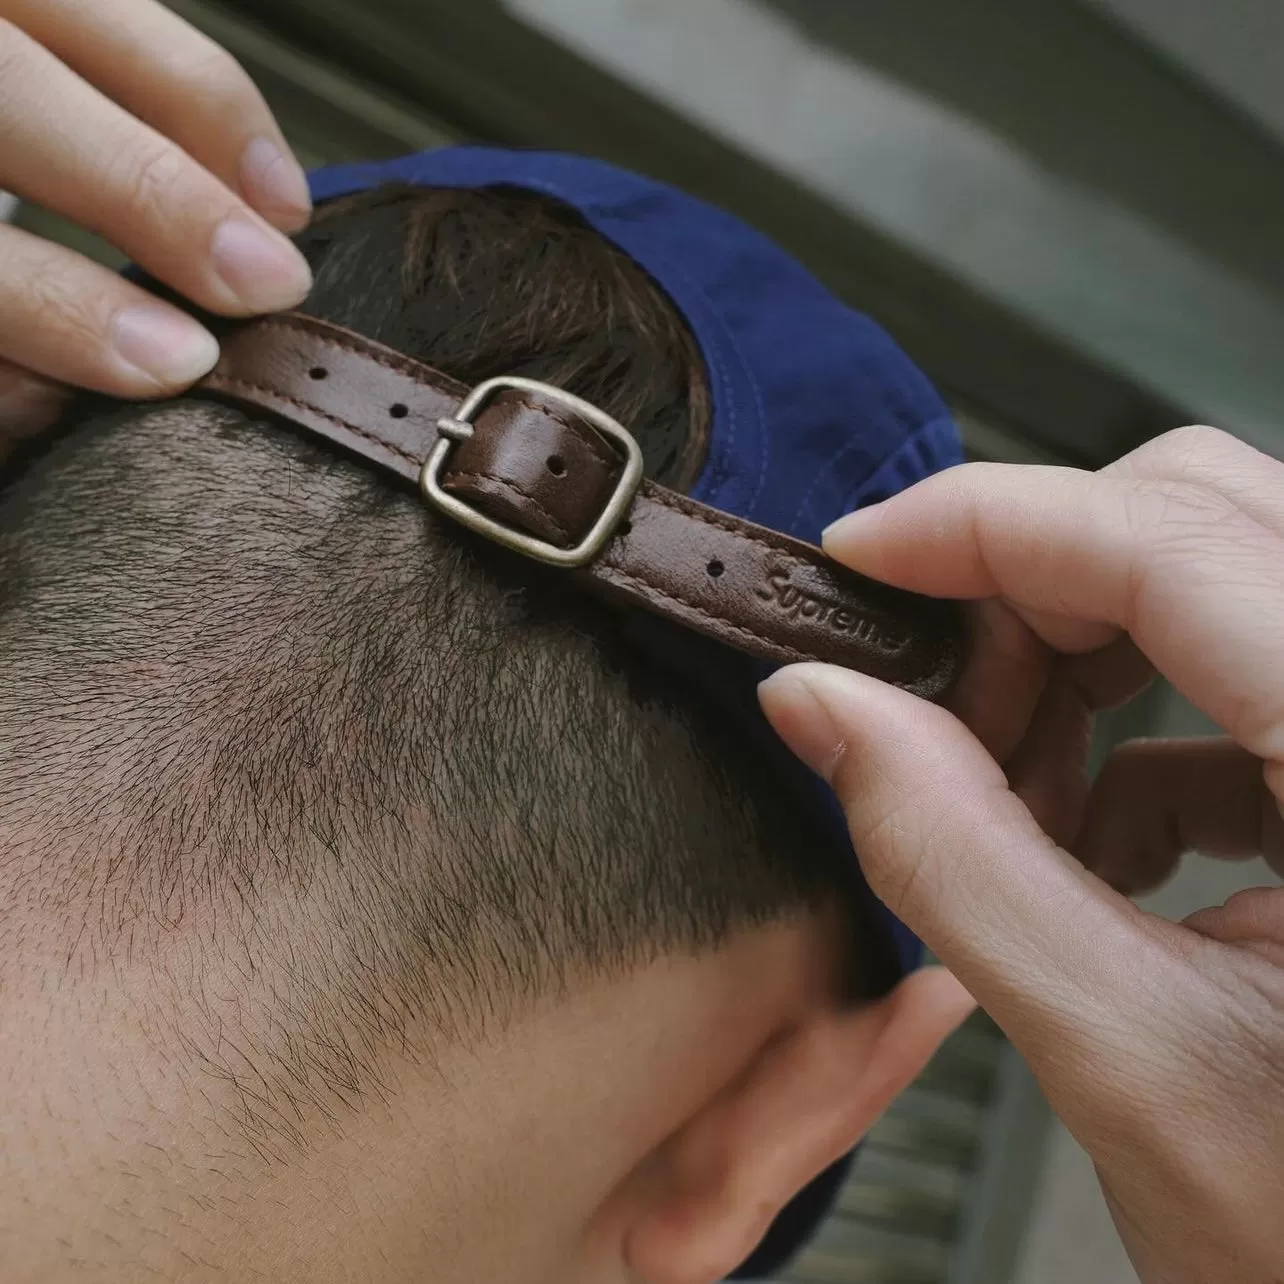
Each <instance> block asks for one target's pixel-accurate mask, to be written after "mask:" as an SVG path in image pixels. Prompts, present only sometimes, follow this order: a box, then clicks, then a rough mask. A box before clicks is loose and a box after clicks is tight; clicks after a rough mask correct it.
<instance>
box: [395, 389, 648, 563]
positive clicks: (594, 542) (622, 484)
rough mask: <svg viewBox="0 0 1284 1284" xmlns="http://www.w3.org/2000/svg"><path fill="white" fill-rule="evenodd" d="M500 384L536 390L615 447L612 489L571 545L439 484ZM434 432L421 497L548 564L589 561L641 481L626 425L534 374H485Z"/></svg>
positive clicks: (621, 517) (613, 528) (421, 477)
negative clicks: (529, 530) (519, 526)
mask: <svg viewBox="0 0 1284 1284" xmlns="http://www.w3.org/2000/svg"><path fill="white" fill-rule="evenodd" d="M506 388H515V389H517V390H519V391H522V392H533V393H537V394H538V395H540V396H541V397H546V398H548V399H549V400H551V401H555V402H557V403H558V404H559V405H560V406H563V407H565V408H566V409H567V410H570V411H571V412H572V413H573V414H575V415H578V416H579V417H580V418H581V419H583V420H584V421H585V422H586V423H588V424H589V425H591V426H592V427H593V428H595V429H597V431H598V432H600V433H601V434H602V436H603V437H605V438H606V439H607V440H608V441H609V442H610V443H611V444H612V445H614V446H616V447H617V448H618V449H619V451H620V452H621V454H620V463H621V465H622V467H621V471H620V478H619V480H618V481H617V482H616V484H615V489H614V490H613V491H612V492H611V497H610V499H608V500H607V502H606V504H605V506H604V507H603V509H602V512H601V513H600V514H599V515H598V519H597V521H595V522H594V523H593V527H592V529H591V530H590V531H589V533H588V534H587V535H585V537H584V538H583V539H582V540H581V541H580V542H579V543H578V544H576V545H575V547H574V548H559V547H558V546H557V545H556V544H551V543H549V542H548V540H543V539H538V538H536V537H535V536H534V535H528V534H526V532H525V531H520V530H515V529H514V528H513V527H511V526H507V525H505V524H504V523H503V522H498V521H496V520H495V519H494V518H493V517H487V516H486V514H485V513H482V512H479V511H478V510H477V509H476V508H474V507H473V506H472V505H471V504H468V503H465V502H464V501H463V500H462V499H460V498H459V497H458V496H457V495H451V494H450V493H448V492H447V491H446V490H444V489H443V488H442V485H441V475H442V471H443V469H444V468H445V465H446V461H447V459H449V458H450V454H451V452H452V451H453V450H454V449H455V447H456V445H458V443H459V442H461V441H467V440H468V438H470V437H471V436H472V435H473V425H474V424H475V423H476V421H477V416H478V415H479V414H480V413H481V411H482V409H483V408H484V407H485V405H486V403H487V402H488V401H489V400H490V399H491V398H492V397H493V396H494V395H495V394H496V393H497V392H502V391H503V390H504V389H506ZM437 432H438V434H439V436H438V439H437V441H436V443H435V444H434V445H433V448H432V450H431V451H429V453H428V458H427V459H425V460H424V463H423V468H422V469H421V470H420V473H419V487H420V489H421V490H422V491H423V495H424V498H425V499H426V500H428V502H429V503H430V504H432V505H433V506H434V507H435V508H438V509H440V510H441V511H442V512H443V513H445V514H446V515H447V516H449V517H453V518H454V519H455V521H457V522H459V523H460V524H461V525H463V526H466V527H468V529H469V530H473V531H476V532H477V533H478V534H480V535H485V536H486V537H487V538H488V539H491V540H494V541H495V543H497V544H502V545H503V546H504V547H505V548H511V549H513V550H514V551H515V552H518V553H523V554H525V555H526V556H527V557H531V558H534V559H535V560H536V561H539V562H547V563H548V564H549V565H550V566H564V567H576V566H587V565H588V564H589V563H590V562H592V561H593V560H594V559H595V558H596V557H597V556H598V554H599V553H601V551H602V550H603V549H604V548H605V547H606V546H607V544H608V543H610V541H611V538H612V536H613V535H614V534H615V532H616V530H617V528H618V527H619V525H620V523H621V522H622V521H623V520H624V518H625V516H626V515H627V513H628V511H629V506H630V505H631V504H632V503H633V497H634V496H635V495H636V494H637V490H638V487H639V486H640V485H641V484H642V448H641V447H640V446H639V445H638V443H637V442H636V441H635V440H634V438H633V435H632V433H630V432H629V431H628V429H627V428H625V427H624V426H623V425H622V424H619V423H617V422H616V421H615V420H614V419H612V418H611V416H610V415H608V414H606V413H605V412H604V411H601V410H599V409H598V408H597V407H596V406H595V405H593V404H592V403H591V402H588V401H584V400H583V399H581V398H580V397H575V396H572V395H571V394H570V393H569V392H563V391H562V389H561V388H555V387H553V386H552V385H551V384H547V383H540V382H538V381H537V380H535V379H520V378H518V377H517V376H515V375H514V376H501V377H500V378H498V379H487V380H486V382H485V383H479V384H478V385H477V387H475V388H474V389H473V390H472V392H470V393H469V394H468V396H467V397H465V398H464V400H463V403H462V404H461V405H460V407H459V409H458V410H456V411H455V413H454V414H453V415H446V416H444V417H443V418H441V419H439V420H438V421H437Z"/></svg>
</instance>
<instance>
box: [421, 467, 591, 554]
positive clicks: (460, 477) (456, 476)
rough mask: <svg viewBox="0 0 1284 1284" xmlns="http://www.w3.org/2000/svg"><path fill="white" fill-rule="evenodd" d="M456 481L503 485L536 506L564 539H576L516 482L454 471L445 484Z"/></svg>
mask: <svg viewBox="0 0 1284 1284" xmlns="http://www.w3.org/2000/svg"><path fill="white" fill-rule="evenodd" d="M455 481H479V482H490V483H491V485H493V486H502V487H503V488H504V489H505V490H510V491H512V492H513V494H514V495H517V496H519V497H520V498H522V499H524V500H526V502H527V503H529V504H533V505H534V506H535V510H536V512H538V513H539V514H540V515H541V516H543V517H545V518H546V519H547V520H548V524H549V525H550V526H551V527H552V528H553V530H554V531H556V532H557V534H558V535H559V536H561V538H562V539H564V540H565V541H566V542H567V543H568V544H571V543H574V541H573V540H572V539H571V535H570V532H569V531H568V530H567V529H566V528H565V527H564V526H563V525H562V523H561V522H559V521H558V520H557V518H556V517H554V516H553V514H552V513H550V512H549V511H548V509H547V508H545V507H544V505H543V504H541V503H540V502H539V500H538V499H536V498H535V496H534V495H532V494H531V493H530V492H529V491H527V490H523V489H522V488H521V487H520V486H519V485H518V484H517V483H516V482H511V481H508V480H506V479H505V478H503V477H492V476H491V474H490V473H462V472H461V473H456V472H452V473H449V474H448V475H447V477H446V481H445V484H446V485H447V486H449V485H450V484H451V482H455Z"/></svg>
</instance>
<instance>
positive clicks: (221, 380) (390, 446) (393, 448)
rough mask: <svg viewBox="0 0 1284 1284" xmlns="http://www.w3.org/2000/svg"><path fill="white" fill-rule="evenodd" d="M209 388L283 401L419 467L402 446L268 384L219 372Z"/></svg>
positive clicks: (414, 458)
mask: <svg viewBox="0 0 1284 1284" xmlns="http://www.w3.org/2000/svg"><path fill="white" fill-rule="evenodd" d="M207 386H209V387H214V388H218V387H223V388H227V389H229V390H230V389H233V388H244V389H245V390H246V391H247V392H258V393H262V394H264V395H265V396H267V397H268V398H269V399H271V400H273V401H283V402H285V403H286V404H287V405H290V406H294V407H296V408H297V409H299V410H306V411H308V412H309V413H310V414H314V415H317V416H319V417H320V418H321V419H326V420H328V421H329V422H330V423H332V424H335V425H336V426H337V427H339V428H346V429H347V430H348V431H349V432H350V433H354V434H355V435H356V436H358V437H364V438H365V440H366V441H368V442H371V443H372V444H373V445H376V446H382V447H383V449H384V450H387V451H390V452H391V453H392V454H394V455H399V456H400V457H401V458H402V459H404V460H406V462H407V463H411V464H415V465H416V466H418V464H419V463H420V460H419V458H418V457H417V456H415V455H412V454H411V453H410V452H409V451H408V450H403V449H402V448H401V447H400V446H398V445H395V444H394V443H393V442H390V441H389V440H388V439H387V438H386V437H380V436H377V435H376V434H375V433H372V432H367V431H366V429H364V428H362V427H360V426H358V425H357V424H353V423H349V422H348V421H347V420H346V419H341V418H340V417H339V416H338V415H332V414H330V413H329V412H328V411H325V410H322V409H321V407H320V406H316V405H313V404H312V402H310V401H304V400H303V398H302V397H292V396H290V395H289V394H288V393H284V392H281V391H280V390H279V389H277V388H271V387H269V386H268V385H267V384H262V383H254V382H252V381H251V380H249V379H236V378H233V377H232V376H230V375H225V374H219V373H218V372H217V371H215V373H214V374H213V375H212V376H211V378H210V380H209V382H208V384H207Z"/></svg>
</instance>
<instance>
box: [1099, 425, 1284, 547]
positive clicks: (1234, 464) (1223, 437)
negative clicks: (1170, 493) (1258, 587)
mask: <svg viewBox="0 0 1284 1284" xmlns="http://www.w3.org/2000/svg"><path fill="white" fill-rule="evenodd" d="M1102 471H1103V472H1106V473H1113V474H1115V475H1116V476H1119V477H1123V478H1131V479H1133V480H1137V481H1142V480H1152V481H1171V482H1177V483H1180V484H1181V485H1183V486H1192V487H1196V488H1202V489H1203V490H1205V491H1207V492H1209V493H1211V494H1216V495H1221V496H1222V497H1223V498H1225V499H1227V500H1229V501H1230V502H1231V503H1233V504H1234V505H1235V506H1236V507H1237V508H1239V509H1240V510H1241V511H1242V512H1245V513H1247V514H1248V515H1249V516H1251V517H1252V518H1253V519H1254V520H1255V521H1258V522H1261V523H1262V524H1263V525H1264V526H1268V527H1270V528H1271V529H1272V530H1274V531H1275V533H1276V534H1284V464H1282V463H1280V462H1279V461H1278V460H1276V459H1272V458H1271V457H1270V456H1269V455H1264V454H1262V452H1261V451H1260V450H1255V449H1254V448H1253V447H1252V446H1250V445H1248V444H1247V443H1246V442H1243V441H1240V439H1239V438H1238V437H1232V436H1231V434H1230V433H1228V432H1222V431H1220V430H1219V429H1217V428H1209V427H1207V426H1205V425H1203V424H1195V425H1191V426H1190V427H1187V428H1178V429H1175V430H1174V431H1173V432H1167V433H1164V434H1163V436H1161V437H1156V438H1154V439H1153V440H1151V441H1148V442H1146V443H1145V445H1143V446H1139V447H1138V448H1137V449H1136V450H1134V451H1131V452H1130V453H1129V454H1127V455H1125V456H1124V457H1123V458H1122V459H1119V460H1116V461H1115V462H1114V463H1113V464H1110V465H1109V466H1108V467H1106V468H1105V469H1103V470H1102Z"/></svg>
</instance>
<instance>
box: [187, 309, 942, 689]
mask: <svg viewBox="0 0 1284 1284" xmlns="http://www.w3.org/2000/svg"><path fill="white" fill-rule="evenodd" d="M198 390H200V391H205V392H210V393H214V394H217V395H218V396H219V397H220V398H224V399H230V400H232V401H234V402H237V403H240V404H242V405H246V406H250V407H253V408H255V409H258V410H267V411H271V412H273V413H274V414H277V415H281V416H284V417H285V418H286V419H289V420H291V421H293V422H294V423H296V424H298V425H300V426H301V427H303V428H306V429H308V430H310V431H312V432H314V433H317V434H319V435H320V436H322V437H324V438H325V439H326V440H327V441H330V442H333V443H335V444H337V445H340V446H343V447H345V448H346V449H348V450H351V451H354V452H355V453H356V454H358V455H360V456H362V457H363V458H365V459H367V460H369V461H371V462H372V463H375V464H378V465H380V466H381V467H382V468H385V469H387V470H390V471H391V472H394V473H396V474H397V475H398V476H400V477H402V478H404V479H405V480H407V481H411V482H417V481H418V480H419V477H420V471H421V468H422V465H423V463H424V461H425V459H426V458H427V457H428V455H429V453H430V452H431V451H432V449H433V448H434V446H436V444H437V443H438V441H439V440H440V439H441V438H440V432H439V428H438V422H439V421H440V420H442V419H443V418H445V419H451V418H453V417H454V415H455V414H456V412H457V411H458V410H459V408H460V405H461V403H462V402H463V401H464V399H465V398H466V396H467V394H468V391H469V390H468V389H467V388H464V387H463V386H462V385H460V384H458V383H456V382H455V381H454V380H453V379H451V378H449V377H448V376H447V375H444V374H442V373H440V372H439V371H437V370H433V369H432V368H431V367H429V366H425V365H423V364H422V363H420V362H417V361H413V360H411V359H410V358H408V357H405V356H402V355H401V354H400V353H397V352H393V351H392V350H390V349H388V348H385V347H383V346H381V345H380V344H377V343H374V342H372V341H371V340H369V339H365V338H363V337H362V336H360V335H357V334H353V333H351V332H349V331H347V330H344V329H341V328H340V327H338V326H334V325H331V324H329V323H328V322H324V321H319V320H316V319H314V318H311V317H305V316H301V315H298V314H287V315H284V316H277V317H268V318H263V319H261V320H258V321H255V322H252V323H250V324H248V325H246V326H244V327H243V328H241V329H239V330H237V331H236V332H234V333H233V334H232V335H231V336H230V337H229V338H227V339H226V340H225V341H224V343H223V355H222V359H221V360H220V362H219V364H218V366H217V367H216V368H215V369H214V371H213V372H212V373H211V374H210V375H209V376H208V377H207V378H206V379H205V380H203V381H202V383H201V384H200V385H199V387H198ZM461 435H462V434H461ZM622 470H623V461H622V459H621V456H620V455H619V453H618V452H617V451H616V450H615V449H614V448H613V447H612V446H611V445H609V444H608V443H607V441H606V440H605V439H604V438H603V436H602V435H601V434H600V433H599V432H597V431H596V430H595V429H594V428H593V427H592V426H591V425H590V424H589V423H588V422H586V421H585V420H584V419H583V418H581V417H580V416H579V415H577V414H575V413H574V412H573V410H570V409H568V407H567V405H566V404H565V403H564V402H563V401H562V399H561V398H560V397H558V396H554V395H541V394H540V393H537V392H530V391H527V390H512V389H509V390H504V391H500V392H498V393H497V394H496V395H495V396H494V397H493V398H492V399H490V400H489V401H488V402H487V403H486V404H485V405H484V406H483V407H482V408H481V409H480V410H479V411H478V413H477V415H476V417H475V420H474V422H473V428H472V434H471V436H468V437H467V438H466V439H465V440H461V441H459V442H458V444H457V445H453V447H452V449H451V452H450V454H449V456H448V457H447V459H446V461H445V463H444V465H443V467H442V471H441V477H440V480H441V486H442V489H443V490H445V491H446V492H447V493H448V494H450V495H453V496H455V497H456V498H458V499H461V500H463V501H465V502H466V503H468V504H469V505H470V506H471V507H473V508H475V509H476V510H478V511H479V512H481V513H483V514H484V515H485V516H487V517H489V518H491V519H492V520H494V521H498V522H501V523H503V524H504V525H505V526H507V527H511V528H513V529H516V530H518V531H520V532H522V533H524V534H527V535H532V536H535V537H537V538H539V539H541V540H545V541H547V542H548V543H550V544H553V545H556V546H557V547H559V548H569V547H571V546H572V545H575V544H577V543H578V542H579V541H580V540H582V539H583V538H584V536H585V535H586V534H587V533H588V532H589V530H590V529H591V528H592V526H593V525H594V523H595V522H596V520H597V518H598V517H599V516H600V515H601V513H602V512H603V510H604V508H605V506H606V505H607V504H608V502H609V501H610V499H611V497H612V495H613V494H614V493H615V490H616V487H617V485H618V483H619V480H620V476H621V473H622ZM568 573H569V574H572V575H575V576H577V577H578V578H580V579H581V580H582V581H583V582H584V584H585V586H586V587H588V588H589V589H591V590H593V591H594V592H597V593H598V594H600V595H603V596H605V597H608V598H610V599H613V600H615V601H618V602H621V603H625V604H628V605H632V606H642V607H645V608H647V609H648V610H652V611H656V612H659V613H660V614H662V615H665V616H668V617H669V618H670V619H673V620H677V621H679V622H680V623H682V624H684V625H687V626H688V627H690V628H693V629H696V630H698V631H699V632H701V633H704V634H707V635H708V636H710V637H713V638H716V639H718V640H719V641H721V642H724V643H728V644H730V645H732V646H734V647H737V648H738V649H740V650H742V651H747V652H749V653H750V654H752V655H755V656H759V657H761V658H763V659H766V660H772V661H776V662H789V661H795V660H821V661H826V662H828V663H833V664H841V665H845V666H847V667H848V668H853V669H858V670H861V671H862V672H865V673H869V674H871V675H873V676H874V677H877V678H881V679H883V680H884V681H887V682H892V683H895V684H896V685H898V686H902V687H905V688H907V689H909V690H911V691H914V692H916V693H917V694H920V695H923V696H928V697H937V696H940V695H941V694H942V693H943V692H944V691H945V690H946V688H947V687H948V686H949V685H950V683H951V681H952V680H953V678H954V676H955V674H956V672H957V669H958V666H959V661H960V656H961V650H962V647H961V630H960V623H959V617H958V615H957V613H956V611H955V610H954V608H953V607H951V606H950V605H948V604H945V603H939V602H934V601H931V600H929V599H926V598H921V597H918V596H917V595H914V594H909V593H904V592H901V591H899V590H896V589H891V588H888V587H886V586H885V585H881V584H877V583H875V582H874V581H872V580H868V579H865V578H864V577H863V576H859V575H855V574H853V573H852V572H850V571H847V570H845V569H844V568H843V567H841V566H839V565H838V564H837V563H836V562H833V561H832V560H831V559H829V558H828V557H826V556H825V554H824V553H823V552H821V550H820V549H817V548H813V547H812V546H811V545H809V544H804V543H801V542H800V541H798V540H795V539H791V538H790V537H788V536H786V535H781V534H778V533H777V532H775V531H769V530H765V529H763V528H762V527H759V526H754V525H752V524H750V523H748V522H745V521H742V520H741V519H739V518H737V517H733V516H731V515H729V514H727V513H723V512H719V511H717V510H715V509H712V508H709V507H707V506H706V505H703V504H699V503H696V502H695V501H693V500H691V499H688V498H686V497H685V496H683V495H679V494H677V493H675V492H673V491H670V490H667V489H665V488H664V487H663V486H659V485H657V484H655V483H654V482H651V481H643V482H642V483H641V486H640V487H639V489H638V490H637V493H636V495H635V497H634V499H633V502H632V506H631V508H630V509H629V510H628V512H627V514H626V516H625V518H624V520H623V521H622V522H621V524H620V525H619V527H618V528H617V530H616V532H615V534H614V536H613V537H612V538H611V539H610V540H609V542H608V543H607V544H606V546H605V547H604V548H603V550H602V552H601V553H600V554H599V555H598V556H597V557H596V558H595V559H594V560H593V561H592V562H591V563H590V564H589V565H587V566H584V567H582V568H580V569H577V570H573V571H570V572H568Z"/></svg>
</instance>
